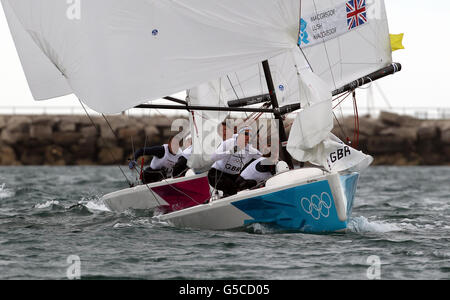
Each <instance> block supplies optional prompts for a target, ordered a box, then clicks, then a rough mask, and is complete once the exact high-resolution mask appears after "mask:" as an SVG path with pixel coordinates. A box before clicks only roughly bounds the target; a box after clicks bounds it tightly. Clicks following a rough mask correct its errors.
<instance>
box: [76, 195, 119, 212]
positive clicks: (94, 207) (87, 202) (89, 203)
mask: <svg viewBox="0 0 450 300" xmlns="http://www.w3.org/2000/svg"><path fill="white" fill-rule="evenodd" d="M78 204H81V205H83V206H84V207H86V208H87V209H88V210H89V211H91V212H95V211H111V210H109V208H108V207H107V206H106V204H105V203H104V202H103V200H101V198H100V197H97V196H94V197H89V198H85V197H83V198H82V199H81V201H79V202H78Z"/></svg>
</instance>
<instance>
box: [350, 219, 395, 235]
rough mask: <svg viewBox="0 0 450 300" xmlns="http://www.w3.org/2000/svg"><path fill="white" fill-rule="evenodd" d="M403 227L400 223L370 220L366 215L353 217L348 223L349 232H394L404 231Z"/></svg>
mask: <svg viewBox="0 0 450 300" xmlns="http://www.w3.org/2000/svg"><path fill="white" fill-rule="evenodd" d="M402 230H403V229H402V227H400V226H399V224H395V223H387V222H384V221H369V220H368V219H367V218H365V217H362V216H361V217H353V218H350V220H349V222H348V224H347V231H348V232H355V233H364V232H380V233H385V232H394V231H402Z"/></svg>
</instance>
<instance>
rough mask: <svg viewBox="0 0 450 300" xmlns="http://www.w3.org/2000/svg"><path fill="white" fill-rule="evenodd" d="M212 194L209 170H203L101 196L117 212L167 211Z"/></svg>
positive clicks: (180, 207) (205, 198)
mask: <svg viewBox="0 0 450 300" xmlns="http://www.w3.org/2000/svg"><path fill="white" fill-rule="evenodd" d="M210 197H211V195H210V187H209V183H208V178H207V174H200V175H195V176H192V177H183V178H177V179H167V180H164V181H161V182H157V183H152V184H147V185H139V186H136V187H133V188H128V189H124V190H120V191H116V192H113V193H110V194H107V195H105V196H103V197H102V198H101V199H102V200H103V202H104V203H105V205H106V206H107V207H108V208H109V209H110V210H111V211H114V212H123V211H126V210H128V209H143V210H152V209H156V208H158V209H159V210H161V211H163V212H164V213H167V212H172V211H176V210H181V209H185V208H188V207H192V206H196V205H199V204H203V203H205V202H206V201H207V200H209V199H210Z"/></svg>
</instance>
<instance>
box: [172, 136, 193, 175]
mask: <svg viewBox="0 0 450 300" xmlns="http://www.w3.org/2000/svg"><path fill="white" fill-rule="evenodd" d="M185 140H186V148H185V149H184V150H183V152H182V153H181V155H180V158H178V161H177V163H176V164H175V166H174V167H173V177H174V178H178V177H184V176H186V172H187V171H188V169H189V167H188V165H187V163H188V160H189V158H190V157H191V154H192V137H191V135H188V136H187V137H186V139H185Z"/></svg>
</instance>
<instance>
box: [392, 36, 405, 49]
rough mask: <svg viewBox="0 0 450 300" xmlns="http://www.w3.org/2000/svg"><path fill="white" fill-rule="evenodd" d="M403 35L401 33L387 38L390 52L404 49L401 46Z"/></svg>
mask: <svg viewBox="0 0 450 300" xmlns="http://www.w3.org/2000/svg"><path fill="white" fill-rule="evenodd" d="M403 35H404V34H403V33H400V34H390V35H389V37H390V38H391V47H392V52H394V51H396V50H400V49H405V47H404V46H403Z"/></svg>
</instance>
